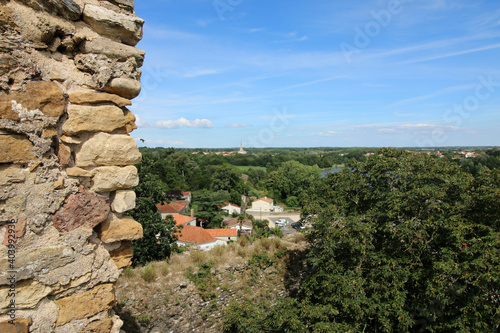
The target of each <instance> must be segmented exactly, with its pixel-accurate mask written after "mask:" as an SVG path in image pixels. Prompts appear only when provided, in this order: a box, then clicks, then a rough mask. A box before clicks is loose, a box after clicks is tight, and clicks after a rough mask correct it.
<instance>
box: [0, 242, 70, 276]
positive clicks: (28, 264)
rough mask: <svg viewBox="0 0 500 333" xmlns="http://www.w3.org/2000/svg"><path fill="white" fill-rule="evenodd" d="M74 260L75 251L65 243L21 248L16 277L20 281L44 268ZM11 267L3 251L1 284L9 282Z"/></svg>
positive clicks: (53, 267) (17, 256)
mask: <svg viewBox="0 0 500 333" xmlns="http://www.w3.org/2000/svg"><path fill="white" fill-rule="evenodd" d="M74 260H75V253H74V251H73V250H72V249H71V248H70V247H67V246H64V245H47V246H39V247H37V248H30V249H27V250H21V251H18V252H17V253H16V263H15V265H16V269H17V275H16V277H17V279H18V281H20V280H26V279H30V278H32V277H33V276H34V275H35V274H37V273H38V272H40V271H42V270H44V269H46V270H54V269H56V268H58V267H62V266H65V265H67V264H68V263H70V262H73V261H74ZM9 267H10V266H9V261H8V258H7V255H4V254H3V253H2V257H1V259H0V285H2V284H8V276H9V275H8V273H7V271H8V270H9Z"/></svg>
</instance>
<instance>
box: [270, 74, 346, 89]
mask: <svg viewBox="0 0 500 333" xmlns="http://www.w3.org/2000/svg"><path fill="white" fill-rule="evenodd" d="M341 78H343V76H334V77H329V78H325V79H320V80H314V81H309V82H304V83H299V84H295V85H293V86H289V87H284V88H280V89H276V90H273V91H272V92H278V91H284V90H290V89H295V88H301V87H307V86H310V85H313V84H318V83H323V82H328V81H333V80H338V79H341Z"/></svg>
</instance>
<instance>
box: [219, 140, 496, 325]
mask: <svg viewBox="0 0 500 333" xmlns="http://www.w3.org/2000/svg"><path fill="white" fill-rule="evenodd" d="M379 153H380V154H383V156H372V157H370V158H368V159H367V161H366V162H356V161H353V163H350V164H349V165H348V166H347V168H346V169H344V170H343V171H342V172H339V173H335V174H329V175H328V176H327V177H326V178H324V179H323V180H322V181H321V182H319V183H318V184H317V186H315V188H314V189H312V190H311V191H310V192H309V195H308V198H307V203H308V206H307V209H306V210H305V214H304V218H305V219H306V220H307V221H309V222H310V223H311V224H312V228H311V231H310V232H309V233H308V235H307V237H308V240H309V242H310V245H311V248H310V252H309V256H308V266H309V275H308V276H307V277H306V278H305V279H304V280H303V281H302V283H301V286H300V289H299V292H298V294H297V295H295V297H293V298H288V299H286V300H284V301H283V302H282V303H281V304H278V305H276V306H273V307H270V306H268V305H265V304H264V305H263V304H256V305H255V312H254V313H255V315H254V314H253V313H251V314H246V316H249V318H245V320H247V321H248V320H249V321H251V322H252V325H254V323H253V321H252V319H255V320H257V319H258V320H260V321H261V322H262V324H260V325H257V327H258V330H261V331H263V332H266V331H273V332H296V331H305V332H307V331H311V332H313V331H314V332H426V331H428V332H494V331H498V329H499V327H500V287H499V286H500V284H499V281H500V280H499V279H500V214H499V213H498V208H499V207H500V172H499V171H498V170H493V171H489V170H483V171H480V172H479V173H478V175H476V176H473V175H472V174H470V173H466V172H464V171H462V170H461V169H460V167H459V166H458V165H457V164H456V163H451V162H447V161H443V160H439V159H434V158H432V157H429V156H427V155H424V154H421V155H414V154H410V153H407V152H405V151H401V150H394V149H382V150H381V151H380V152H379ZM262 308H266V311H265V313H267V314H266V315H263V311H262ZM284 309H287V310H286V311H284ZM226 324H227V325H226V329H227V331H231V330H232V329H235V328H236V329H237V328H238V327H240V326H239V324H238V323H237V322H235V321H233V322H231V321H228V322H227V323H226ZM252 325H249V327H252Z"/></svg>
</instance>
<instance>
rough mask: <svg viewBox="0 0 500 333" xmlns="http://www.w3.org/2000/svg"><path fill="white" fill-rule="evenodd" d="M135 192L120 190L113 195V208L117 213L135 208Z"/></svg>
mask: <svg viewBox="0 0 500 333" xmlns="http://www.w3.org/2000/svg"><path fill="white" fill-rule="evenodd" d="M135 199H136V195H135V192H134V191H132V190H118V191H116V192H115V193H114V195H112V197H111V209H112V210H113V212H116V213H124V212H127V211H129V210H132V209H134V208H135Z"/></svg>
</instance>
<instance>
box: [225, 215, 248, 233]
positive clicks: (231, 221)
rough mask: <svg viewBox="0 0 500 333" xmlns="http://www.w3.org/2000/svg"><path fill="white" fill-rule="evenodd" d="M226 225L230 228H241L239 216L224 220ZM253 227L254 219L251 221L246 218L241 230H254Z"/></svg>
mask: <svg viewBox="0 0 500 333" xmlns="http://www.w3.org/2000/svg"><path fill="white" fill-rule="evenodd" d="M224 226H225V227H227V228H229V229H237V230H240V222H239V221H238V218H237V217H235V218H232V219H229V220H226V221H224ZM252 229H253V224H252V221H250V220H249V219H244V220H243V221H242V223H241V230H246V231H252Z"/></svg>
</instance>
